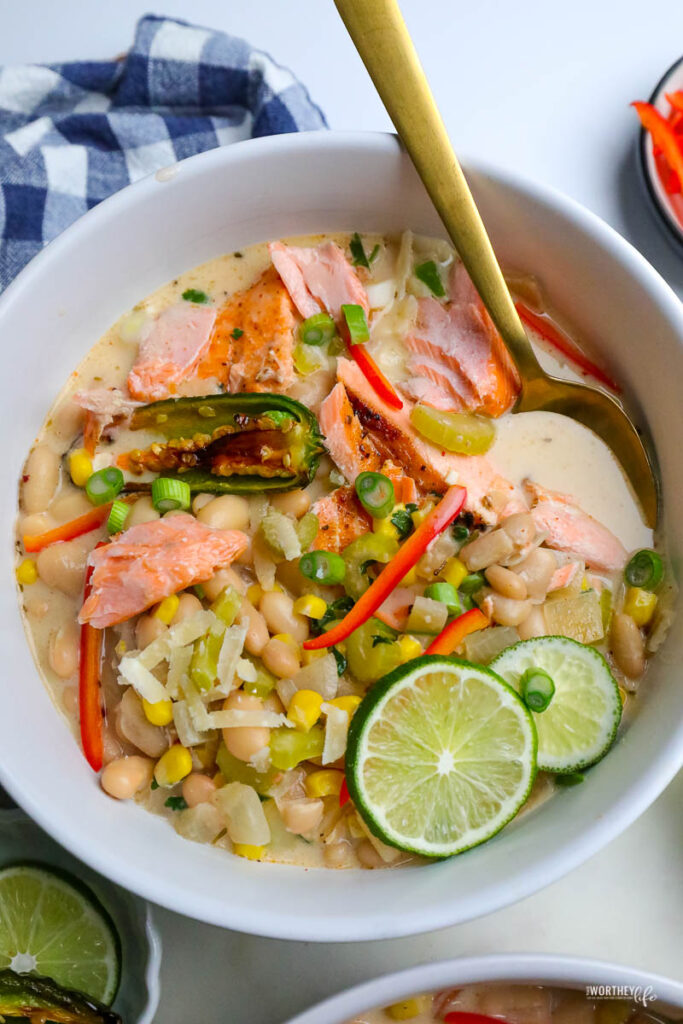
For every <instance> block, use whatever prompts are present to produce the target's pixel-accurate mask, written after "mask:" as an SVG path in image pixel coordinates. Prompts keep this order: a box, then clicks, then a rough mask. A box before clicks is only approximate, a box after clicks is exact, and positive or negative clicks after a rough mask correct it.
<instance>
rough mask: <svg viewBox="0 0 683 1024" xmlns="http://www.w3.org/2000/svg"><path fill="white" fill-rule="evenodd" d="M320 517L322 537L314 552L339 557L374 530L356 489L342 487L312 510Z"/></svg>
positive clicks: (320, 533)
mask: <svg viewBox="0 0 683 1024" xmlns="http://www.w3.org/2000/svg"><path fill="white" fill-rule="evenodd" d="M311 512H313V513H314V514H315V515H316V516H317V517H318V523H319V527H318V533H317V536H316V538H315V540H314V541H313V543H312V545H311V548H312V550H314V551H334V552H337V553H339V552H340V551H343V550H344V548H345V547H346V546H347V545H348V544H350V543H351V541H353V540H356V539H357V538H358V537H362V536H363V534H364V533H368V532H369V531H370V530H371V529H372V516H371V515H370V513H369V512H366V511H365V509H364V508H363V506H362V505H361V503H360V501H359V500H358V497H357V495H356V491H355V489H354V488H353V487H338V488H337V489H336V491H332V493H331V494H326V495H325V497H324V498H318V500H317V501H316V502H314V503H313V505H312V506H311Z"/></svg>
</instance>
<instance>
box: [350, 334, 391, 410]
mask: <svg viewBox="0 0 683 1024" xmlns="http://www.w3.org/2000/svg"><path fill="white" fill-rule="evenodd" d="M349 353H350V355H351V358H352V359H354V360H355V361H356V363H358V366H359V367H360V369H361V371H362V373H363V376H364V377H365V379H366V380H367V382H368V384H369V385H370V387H371V388H372V390H373V391H374V392H375V394H376V395H378V396H379V397H380V398H381V399H382V401H383V402H386V403H387V405H388V406H390V407H391V408H392V409H402V408H403V402H402V401H401V399H400V398H399V396H398V395H397V394H396V392H395V391H394V388H393V385H392V384H391V383H390V381H388V380H387V378H386V377H385V376H384V374H383V373H382V371H381V370H380V368H379V366H378V365H377V363H376V362H375V360H374V359H373V358H372V356H371V355H370V353H369V352H368V350H367V349H366V348H365V345H349Z"/></svg>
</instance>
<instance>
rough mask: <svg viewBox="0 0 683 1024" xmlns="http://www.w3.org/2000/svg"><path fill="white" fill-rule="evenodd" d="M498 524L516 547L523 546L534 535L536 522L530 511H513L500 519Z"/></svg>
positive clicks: (529, 541) (528, 542)
mask: <svg viewBox="0 0 683 1024" xmlns="http://www.w3.org/2000/svg"><path fill="white" fill-rule="evenodd" d="M500 525H501V526H502V528H503V529H504V530H505V532H506V533H507V534H508V536H509V538H510V540H511V541H512V543H513V544H514V545H515V547H516V548H523V547H525V546H526V545H527V544H530V543H531V541H532V540H533V539H534V537H535V536H536V524H535V522H534V517H533V516H532V515H531V513H530V512H515V513H514V515H511V516H506V517H505V519H501V521H500Z"/></svg>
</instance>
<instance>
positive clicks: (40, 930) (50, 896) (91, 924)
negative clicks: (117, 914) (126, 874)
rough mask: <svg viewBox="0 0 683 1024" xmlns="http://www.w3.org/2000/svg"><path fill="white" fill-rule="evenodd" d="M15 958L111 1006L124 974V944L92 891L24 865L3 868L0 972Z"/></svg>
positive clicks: (44, 869) (42, 867)
mask: <svg viewBox="0 0 683 1024" xmlns="http://www.w3.org/2000/svg"><path fill="white" fill-rule="evenodd" d="M16 954H20V958H19V962H22V961H24V956H21V954H24V955H27V956H28V958H29V959H33V960H34V962H35V968H34V969H35V972H36V973H37V974H40V975H43V976H47V977H50V978H52V979H53V980H54V981H56V982H57V983H58V984H59V985H61V986H62V987H64V988H68V989H75V990H76V991H79V992H82V993H84V994H85V995H87V996H89V997H90V998H91V999H95V1000H97V1001H98V1002H100V1003H104V1004H105V1005H107V1006H109V1005H111V1003H112V1002H113V1000H114V997H115V995H116V992H117V990H118V987H119V981H120V975H121V943H120V939H119V936H118V934H117V932H116V929H115V927H114V924H113V922H112V920H111V918H110V916H109V914H108V913H107V911H106V910H105V909H104V907H103V906H102V905H101V903H100V902H99V900H98V899H97V898H96V896H95V895H94V893H92V892H91V890H90V889H89V888H88V887H87V886H85V885H84V884H83V883H82V882H81V881H80V880H79V879H78V878H75V877H74V876H72V875H70V874H69V873H68V872H66V871H63V870H61V869H55V868H53V867H46V866H45V865H43V864H38V863H32V862H21V863H15V864H11V865H8V866H6V867H3V868H2V869H1V870H0V968H5V967H12V966H13V963H12V962H13V960H14V958H15V956H16Z"/></svg>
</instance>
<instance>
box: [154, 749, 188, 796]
mask: <svg viewBox="0 0 683 1024" xmlns="http://www.w3.org/2000/svg"><path fill="white" fill-rule="evenodd" d="M191 771H192V754H191V753H190V751H189V750H188V749H187V748H186V747H181V745H180V744H179V743H174V744H173V746H172V747H169V749H168V750H167V751H166V753H165V754H162V755H161V757H160V758H159V760H158V761H157V763H156V765H155V766H154V778H155V779H156V781H157V784H158V785H159V786H161V787H163V788H165V789H168V788H169V787H170V786H175V784H176V783H177V782H181V781H182V780H183V779H184V778H185V776H186V775H189V774H190V772H191Z"/></svg>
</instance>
